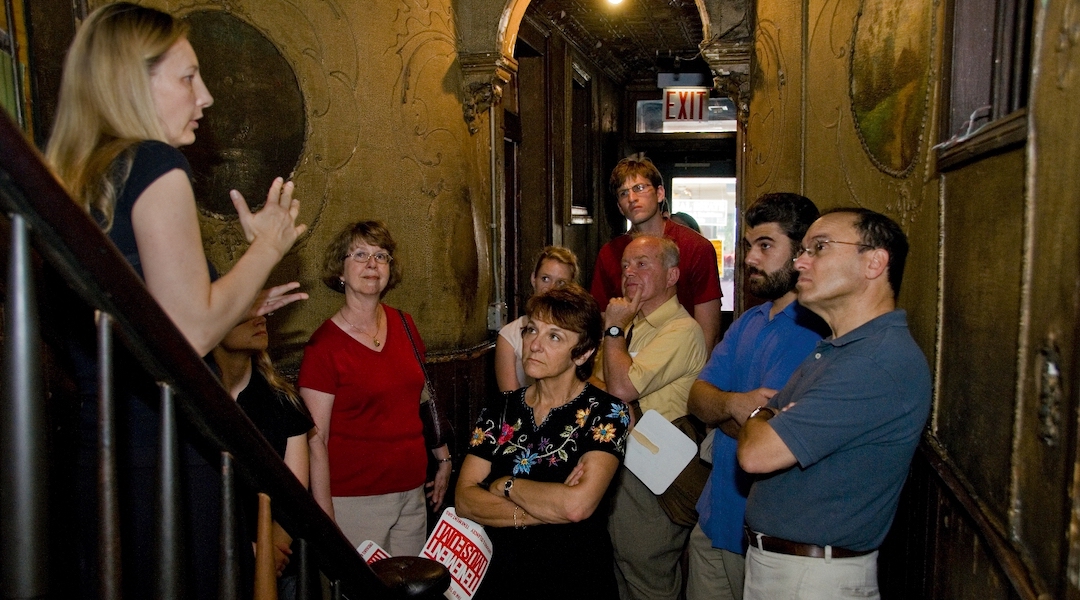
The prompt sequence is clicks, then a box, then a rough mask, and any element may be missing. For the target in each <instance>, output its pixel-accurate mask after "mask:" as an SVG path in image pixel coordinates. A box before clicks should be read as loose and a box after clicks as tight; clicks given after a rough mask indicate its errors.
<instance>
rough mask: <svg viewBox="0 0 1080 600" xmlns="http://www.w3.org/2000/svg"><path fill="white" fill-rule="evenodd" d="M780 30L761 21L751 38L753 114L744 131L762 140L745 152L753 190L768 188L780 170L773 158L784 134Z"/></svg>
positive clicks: (770, 22) (778, 162)
mask: <svg viewBox="0 0 1080 600" xmlns="http://www.w3.org/2000/svg"><path fill="white" fill-rule="evenodd" d="M779 35H780V29H779V27H777V25H776V23H774V22H772V21H768V20H763V21H761V22H760V23H758V27H757V31H756V34H755V36H754V56H755V58H756V60H755V61H754V63H753V68H754V70H755V72H754V73H753V75H751V77H750V81H751V86H752V89H753V91H752V93H753V95H754V109H755V110H754V112H753V113H751V114H750V117H749V119H748V122H747V125H746V128H747V130H748V131H750V130H753V131H756V132H757V134H756V135H755V136H754V137H755V138H756V139H760V140H762V141H763V143H762V144H754V143H753V142H752V141H751V142H750V145H749V147H748V148H747V151H748V152H749V161H750V162H751V163H752V165H753V168H751V169H750V173H751V174H752V176H753V178H754V180H753V182H752V187H753V188H754V189H765V188H768V186H769V182H770V181H772V180H773V179H774V178H775V176H776V172H777V169H779V168H780V167H781V161H780V160H779V157H777V156H773V155H774V153H778V152H779V151H780V150H781V149H782V148H783V146H782V145H781V144H779V143H776V142H777V141H778V140H779V139H780V137H781V132H783V131H784V128H785V121H786V114H785V104H786V103H785V98H784V96H785V93H786V88H785V80H784V67H785V64H786V63H785V62H784V56H783V53H782V52H781V50H780V48H781V45H780V40H779V39H778V38H779Z"/></svg>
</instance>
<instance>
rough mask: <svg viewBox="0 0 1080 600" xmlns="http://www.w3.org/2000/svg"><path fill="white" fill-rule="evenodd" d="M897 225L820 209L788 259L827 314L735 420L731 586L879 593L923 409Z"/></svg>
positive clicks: (758, 591)
mask: <svg viewBox="0 0 1080 600" xmlns="http://www.w3.org/2000/svg"><path fill="white" fill-rule="evenodd" d="M907 251H908V243H907V237H906V236H905V235H904V232H903V231H902V230H901V229H900V226H899V225H897V224H896V223H895V222H894V221H893V220H892V219H889V218H888V217H886V216H885V215H882V214H879V213H876V212H874V211H871V210H866V209H861V208H855V209H851V208H845V209H837V210H834V211H830V212H826V213H825V214H824V215H823V216H822V217H821V218H820V219H818V220H817V221H815V222H814V224H813V225H811V226H810V229H809V230H808V231H807V232H806V237H805V238H804V239H803V249H802V251H801V252H800V254H799V257H798V259H797V260H796V261H795V268H796V269H797V270H798V271H799V282H798V284H797V287H798V290H799V302H800V304H802V305H803V306H806V307H807V308H809V309H810V310H812V311H814V312H815V313H817V314H818V315H820V316H821V317H822V318H823V319H825V322H826V323H828V324H829V328H830V329H831V330H832V336H831V337H829V338H827V339H825V340H823V341H821V342H820V343H819V344H818V345H817V347H816V348H815V349H814V352H813V353H812V354H810V356H808V357H807V358H806V360H805V361H803V363H802V364H801V365H799V368H798V369H797V370H796V371H795V373H794V374H793V375H792V376H791V379H790V380H789V381H788V383H787V385H786V386H784V388H783V389H782V390H780V392H779V393H778V394H776V395H775V396H773V397H772V398H771V399H770V400H769V401H768V402H767V403H764V404H762V406H761V407H760V408H759V409H755V411H754V412H753V413H751V416H750V418H748V419H747V420H746V423H745V424H743V427H742V429H741V430H740V431H739V443H738V458H739V464H740V465H741V466H742V467H743V469H745V470H746V471H747V472H748V473H757V474H768V476H766V477H758V478H757V479H756V480H755V481H754V483H753V484H752V486H751V488H750V496H749V498H748V499H747V504H746V525H747V536H748V539H749V549H748V551H747V555H746V583H745V587H744V597H745V598H747V599H748V600H765V599H772V598H780V597H792V595H793V594H796V593H797V594H798V596H799V598H801V599H811V600H813V599H822V600H824V599H826V598H828V599H832V598H840V597H858V598H869V599H873V598H880V593H879V591H878V582H877V555H878V552H877V549H878V547H879V546H880V545H881V542H882V541H883V540H884V539H885V534H886V533H888V531H889V526H890V525H891V524H892V520H893V517H894V516H895V514H896V506H897V503H898V501H899V497H900V489H901V488H902V487H903V485H904V480H905V479H906V477H907V472H908V467H909V466H910V464H911V456H912V454H913V453H914V452H915V447H916V445H917V444H918V443H919V437H920V435H921V434H922V430H923V427H924V426H925V425H926V418H927V416H928V415H929V413H930V383H931V379H930V369H929V367H928V366H927V364H926V357H925V356H924V355H923V352H922V350H920V349H919V347H918V346H917V345H916V344H915V340H913V339H912V337H911V334H910V333H909V332H908V327H907V314H906V313H905V312H904V311H903V310H899V309H897V308H896V295H897V293H898V292H899V291H900V282H901V280H902V279H903V274H904V261H905V259H906V257H907Z"/></svg>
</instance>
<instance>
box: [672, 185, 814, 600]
mask: <svg viewBox="0 0 1080 600" xmlns="http://www.w3.org/2000/svg"><path fill="white" fill-rule="evenodd" d="M817 218H818V209H817V207H816V206H814V203H813V202H811V201H810V200H809V199H807V198H805V197H803V196H800V195H798V194H783V193H781V194H766V195H764V196H762V197H760V198H758V199H757V201H755V202H754V204H753V205H752V206H750V208H749V209H748V210H747V211H746V233H745V235H744V236H743V249H744V260H745V263H746V270H747V274H748V275H749V286H748V287H749V289H750V292H751V293H752V294H754V295H755V296H757V297H758V298H762V299H765V300H769V302H766V303H764V304H761V305H758V306H755V307H753V308H751V309H749V310H747V311H746V312H745V313H743V315H742V316H740V317H739V318H738V319H737V320H736V321H735V322H734V323H732V325H731V327H729V328H728V330H727V333H726V334H725V335H724V339H723V340H722V341H721V342H720V343H719V344H718V345H717V346H716V349H715V350H713V353H712V356H711V357H710V358H709V362H708V364H706V365H705V368H704V369H703V370H702V371H701V374H700V375H698V380H697V381H696V382H694V385H693V387H691V388H690V398H689V404H688V406H689V409H690V412H691V413H693V414H694V415H695V416H697V417H698V418H700V419H701V420H702V421H704V422H705V423H706V424H707V425H709V426H711V427H719V431H717V432H716V434H715V438H714V441H713V453H712V461H713V468H712V473H711V474H710V476H709V481H708V482H707V483H706V485H705V489H704V490H703V491H702V493H701V497H700V498H699V499H698V503H697V511H698V517H699V518H698V524H697V526H695V527H694V529H693V531H692V532H691V533H690V544H689V551H688V556H689V570H688V571H689V576H688V579H687V586H686V597H687V600H724V599H729V598H733V599H735V600H741V599H742V592H743V552H744V548H745V547H746V546H745V543H744V542H745V539H746V535H745V534H744V533H743V511H744V509H745V507H746V494H747V493H748V492H749V491H750V478H749V476H748V475H747V474H746V473H745V472H743V470H742V469H740V468H739V465H738V462H737V460H736V458H735V436H737V435H738V431H739V428H740V426H741V425H742V423H743V422H744V421H746V418H747V417H748V416H749V415H750V412H751V411H753V410H754V409H755V408H757V407H758V406H761V405H762V404H765V403H766V402H768V400H769V398H772V397H773V395H775V394H776V390H778V389H780V388H782V387H783V386H784V384H785V383H787V380H788V377H790V376H791V373H792V372H793V371H794V370H795V368H796V367H798V366H799V363H801V362H802V361H803V359H804V358H806V356H807V355H808V354H810V352H811V351H812V350H813V349H814V346H815V345H816V344H817V342H818V341H819V340H821V338H822V337H823V335H824V334H825V333H827V332H828V328H827V327H826V326H825V323H824V322H822V321H821V319H820V318H819V317H817V315H815V314H813V313H811V312H810V311H809V310H807V309H805V308H803V307H801V306H799V303H798V302H797V301H796V291H795V282H796V281H797V280H798V278H799V273H798V272H797V271H796V270H795V268H794V264H793V262H792V261H793V259H794V258H795V253H796V251H797V250H798V249H799V248H800V247H801V244H802V239H803V235H804V234H805V233H806V230H807V228H808V227H810V224H811V223H813V222H814V220H815V219H817Z"/></svg>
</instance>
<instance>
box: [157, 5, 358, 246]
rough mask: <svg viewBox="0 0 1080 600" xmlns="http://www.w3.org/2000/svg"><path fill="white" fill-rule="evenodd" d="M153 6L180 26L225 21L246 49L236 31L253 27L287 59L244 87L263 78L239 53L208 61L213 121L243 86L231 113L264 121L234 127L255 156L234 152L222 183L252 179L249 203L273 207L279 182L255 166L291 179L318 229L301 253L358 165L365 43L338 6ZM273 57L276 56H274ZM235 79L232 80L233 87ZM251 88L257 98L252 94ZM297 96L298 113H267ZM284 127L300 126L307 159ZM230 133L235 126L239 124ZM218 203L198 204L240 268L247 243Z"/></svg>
mask: <svg viewBox="0 0 1080 600" xmlns="http://www.w3.org/2000/svg"><path fill="white" fill-rule="evenodd" d="M147 3H148V4H151V5H154V6H155V7H156V8H159V9H161V10H166V11H171V12H172V13H173V14H175V15H176V16H178V17H181V18H195V19H199V20H203V19H210V20H216V21H218V22H219V24H222V26H223V28H224V30H225V31H226V35H231V34H229V33H228V32H229V31H231V32H232V34H236V35H243V36H245V37H244V41H243V42H240V43H244V44H245V46H244V47H245V48H247V47H248V46H246V43H248V42H250V41H251V37H252V35H253V33H252V31H247V32H243V33H237V31H238V30H243V29H244V28H250V29H252V30H254V33H257V38H262V39H261V42H268V44H269V46H270V47H272V48H273V49H274V50H276V53H277V54H278V55H279V56H280V58H281V59H282V60H283V62H284V66H281V64H280V63H279V65H278V66H274V67H270V66H267V67H266V68H267V69H270V71H269V73H270V74H269V75H267V76H266V77H267V80H265V81H240V79H241V78H250V77H258V76H259V75H255V73H256V71H243V72H241V71H238V70H236V69H234V68H233V67H234V63H235V62H236V61H237V60H238V57H237V56H236V53H235V52H232V51H227V52H225V51H223V52H209V53H208V52H202V53H200V54H199V60H200V62H201V63H202V67H203V69H204V71H205V72H209V71H215V70H216V71H217V72H218V73H220V74H221V76H220V77H218V76H213V77H208V76H204V79H206V84H207V87H208V88H209V89H210V92H211V93H212V94H215V95H217V96H218V104H217V106H214V107H211V108H210V109H209V110H208V111H207V115H212V114H213V113H214V111H217V112H218V113H222V114H223V113H224V112H225V108H226V107H225V103H226V102H225V100H224V97H223V95H222V92H223V91H224V90H226V88H228V87H236V88H238V89H240V90H241V93H237V94H235V96H234V97H232V98H230V99H229V100H228V104H229V105H230V106H229V107H228V108H229V113H230V114H236V115H243V117H242V118H257V119H260V120H261V121H260V122H259V123H258V124H257V125H256V124H254V123H250V124H248V125H244V124H243V122H241V123H240V125H239V126H238V127H235V134H234V135H235V137H239V138H241V139H243V140H244V141H245V142H247V143H248V146H242V148H246V149H241V150H237V149H235V148H232V149H230V148H226V150H227V152H225V153H224V155H223V161H222V163H220V164H219V165H217V169H218V171H219V172H218V173H217V174H216V175H220V177H221V182H220V183H221V185H223V186H229V185H231V186H232V187H237V184H243V183H244V180H251V181H252V183H251V185H252V186H253V188H252V189H253V190H254V191H252V192H250V193H248V192H246V191H245V192H244V195H245V197H246V199H247V200H248V203H249V204H250V205H252V206H258V205H260V204H261V203H262V202H263V201H264V199H265V194H266V189H267V188H269V186H270V181H269V180H266V181H261V180H262V179H264V178H265V177H267V176H271V175H266V174H262V171H260V170H257V169H255V168H253V167H250V165H256V164H262V163H264V162H267V163H273V165H272V166H271V170H272V171H275V172H274V173H273V175H280V176H283V177H287V176H291V177H292V179H293V180H294V181H296V184H297V195H298V197H299V198H300V199H301V204H300V221H302V222H304V223H307V225H308V229H309V234H308V235H305V236H303V237H301V238H300V240H299V241H298V242H297V244H296V245H295V246H294V247H293V252H294V253H295V252H297V251H298V250H300V249H301V248H303V247H304V246H305V245H306V244H307V241H308V240H309V239H312V237H313V236H312V235H311V233H314V231H315V230H317V229H318V228H319V226H320V225H321V223H322V219H321V216H322V213H323V210H324V208H325V207H326V204H327V202H328V200H329V197H330V189H331V187H332V182H333V180H334V179H335V176H336V174H337V172H339V171H340V170H341V169H342V168H343V167H344V166H345V165H347V164H348V163H349V161H350V160H351V159H352V156H353V154H354V152H355V151H356V147H357V141H358V140H359V138H360V123H361V119H360V118H359V114H360V109H359V106H358V104H357V100H356V89H357V80H358V78H359V77H358V72H359V64H360V60H359V56H358V55H357V51H356V48H357V47H358V43H357V40H356V38H355V32H354V29H353V27H352V25H351V24H350V23H349V22H348V19H347V17H346V14H345V11H343V10H342V8H341V6H340V5H339V3H338V1H337V0H322V1H320V2H306V1H303V0H193V1H190V2H187V3H184V4H183V5H182V6H180V7H177V6H175V3H170V2H168V1H167V0H148V2H147ZM198 27H200V25H196V27H195V28H193V32H192V36H193V39H194V38H195V37H196V36H198V35H200V34H199V32H198V31H197V28H198ZM256 41H258V40H256ZM266 55H267V56H270V55H269V53H267V54H266ZM219 67H220V68H219ZM230 77H231V78H232V80H229V79H228V78H230ZM244 86H247V88H246V89H247V90H249V91H247V92H243V91H242V90H243V89H244ZM252 90H254V91H252ZM297 94H298V95H299V98H300V104H299V106H300V108H299V112H297V108H296V103H295V102H293V103H292V104H291V107H292V108H289V109H287V111H286V112H285V113H284V114H283V115H280V116H274V117H271V116H268V115H270V114H271V113H266V112H265V111H260V110H259V108H260V107H261V106H262V105H264V104H267V103H273V102H276V101H277V100H278V97H277V96H278V95H290V96H293V97H294V98H295V97H296V96H295V95H297ZM210 118H212V117H209V116H208V119H210ZM230 119H231V117H230ZM267 120H269V121H270V122H266V121H267ZM279 120H287V121H288V124H289V125H291V127H289V128H288V129H289V130H290V132H291V133H290V135H291V136H293V139H294V140H295V136H296V135H299V136H300V150H299V151H298V152H296V151H295V150H294V149H295V148H296V143H295V141H292V142H287V143H285V142H283V141H282V140H281V139H278V137H277V136H280V135H281V132H274V131H273V129H274V128H275V127H276V126H278V125H280V124H281V123H279V122H278V121H279ZM206 125H209V122H207V123H205V124H204V126H203V127H200V129H199V131H198V135H199V142H197V143H196V145H199V144H201V143H203V142H207V141H212V140H213V139H214V137H215V136H216V135H217V132H216V131H215V128H214V127H210V126H206ZM227 125H229V126H232V125H236V124H235V123H231V122H230V123H228V124H227ZM297 126H298V127H297ZM261 128H268V129H266V131H267V133H266V134H264V137H263V138H261V141H255V140H252V139H251V136H252V135H253V132H255V131H256V130H257V129H261ZM287 148H288V149H290V150H286V149H287ZM229 151H231V152H232V154H233V155H230V154H229V153H228V152H229ZM294 152H295V153H294ZM222 165H226V166H222ZM244 165H249V166H244ZM290 171H291V173H290ZM267 173H269V171H267ZM195 176H196V179H197V180H198V179H199V178H201V177H214V176H215V174H214V173H213V172H212V170H211V172H210V173H206V172H199V171H198V170H197V171H196V173H195ZM233 177H236V178H237V179H236V180H234V181H236V183H232V184H230V183H229V181H227V180H229V179H232V178H233ZM197 185H198V182H197ZM215 185H216V184H215ZM213 195H214V198H212V199H207V198H206V197H205V196H202V197H200V199H199V206H200V213H201V222H200V225H201V227H202V230H203V239H204V240H205V241H206V242H205V243H206V246H207V252H208V253H209V255H210V256H211V258H212V259H214V262H216V263H223V262H230V263H231V262H232V261H234V260H235V259H236V258H238V257H239V256H240V255H241V254H242V253H243V251H244V249H245V248H246V247H247V242H246V240H245V239H244V236H243V232H242V231H241V230H240V225H239V222H238V220H237V218H236V216H235V213H234V212H233V211H232V210H230V209H229V208H230V207H228V206H226V205H225V204H227V203H228V202H229V201H228V200H227V197H226V198H225V199H224V203H223V202H222V201H221V200H222V199H221V198H219V196H220V194H219V193H217V192H213Z"/></svg>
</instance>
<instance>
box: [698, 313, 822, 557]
mask: <svg viewBox="0 0 1080 600" xmlns="http://www.w3.org/2000/svg"><path fill="white" fill-rule="evenodd" d="M772 306H773V303H772V302H766V303H765V304H761V305H758V306H755V307H753V308H751V309H749V310H747V311H746V312H745V313H743V315H742V316H741V317H739V318H738V319H737V320H736V321H735V322H734V323H732V324H731V327H729V328H728V330H727V332H726V333H725V334H724V339H723V340H721V342H720V343H719V344H717V345H716V348H715V349H713V353H712V356H711V357H710V358H709V362H708V363H707V364H706V365H705V368H704V369H703V370H702V371H701V374H700V375H698V379H700V380H702V381H705V382H707V383H710V384H712V385H714V386H716V387H717V388H719V389H721V390H723V391H725V392H749V391H751V390H756V389H758V388H760V387H767V388H772V389H775V390H778V389H780V388H782V387H784V384H785V383H787V380H788V378H789V377H790V376H791V374H792V373H793V372H794V371H795V369H796V368H797V367H798V366H799V364H800V363H802V361H803V359H805V358H806V356H807V355H808V354H810V352H811V351H813V349H814V347H815V346H816V345H817V343H818V341H820V340H821V338H822V336H823V335H824V334H825V333H827V332H828V328H827V327H826V326H825V323H824V322H823V321H822V320H821V319H820V318H819V317H818V316H817V315H815V314H813V313H812V312H810V311H809V310H807V309H806V308H804V307H802V306H800V305H799V304H798V302H792V303H791V304H789V305H787V306H785V307H784V310H782V311H780V312H779V313H778V314H777V315H776V317H774V318H773V319H771V320H770V319H769V311H770V310H772ZM735 448H736V442H735V440H734V439H732V438H730V437H728V436H726V435H724V434H723V433H722V432H720V431H717V432H716V436H715V437H714V440H713V468H712V474H711V475H709V480H708V482H707V483H706V484H705V489H704V490H702V492H701V497H700V498H699V499H698V503H697V511H698V524H699V525H700V526H701V529H702V531H704V532H705V535H707V536H709V539H710V540H712V544H713V546H714V547H716V548H723V549H725V550H729V551H731V552H742V551H743V545H744V544H743V539H744V537H745V536H744V535H743V512H744V510H745V507H746V495H747V493H748V492H749V491H750V476H749V475H747V474H746V472H744V471H743V470H742V469H741V468H739V462H738V460H737V459H736V457H735Z"/></svg>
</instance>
